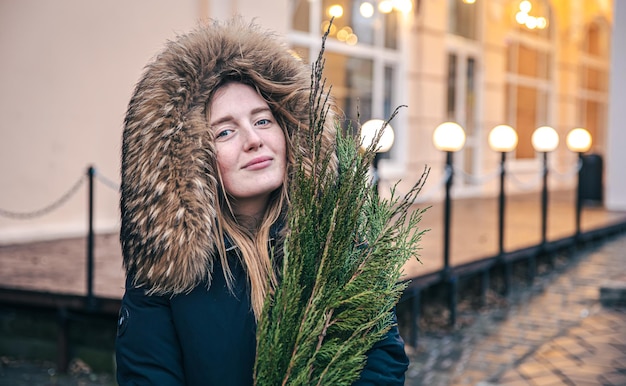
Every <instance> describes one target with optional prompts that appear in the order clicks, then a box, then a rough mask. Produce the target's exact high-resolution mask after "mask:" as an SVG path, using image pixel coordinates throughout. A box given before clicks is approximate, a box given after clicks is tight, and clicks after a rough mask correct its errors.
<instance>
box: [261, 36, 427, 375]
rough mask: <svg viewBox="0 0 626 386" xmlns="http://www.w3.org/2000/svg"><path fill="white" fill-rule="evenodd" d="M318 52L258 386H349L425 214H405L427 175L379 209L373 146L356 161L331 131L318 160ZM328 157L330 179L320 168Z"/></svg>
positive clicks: (321, 106) (321, 95)
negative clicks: (332, 143) (305, 156)
mask: <svg viewBox="0 0 626 386" xmlns="http://www.w3.org/2000/svg"><path fill="white" fill-rule="evenodd" d="M325 38H326V36H325V37H324V40H323V42H324V41H325ZM323 51H324V45H323V44H322V50H321V51H320V55H319V57H318V59H317V61H316V62H315V64H314V65H313V73H312V81H311V100H310V102H311V103H310V105H311V114H310V125H311V130H309V131H308V133H310V136H309V137H305V138H298V139H297V141H299V143H296V146H300V147H303V148H307V149H312V154H313V155H314V157H313V164H312V165H305V164H304V162H303V160H302V159H298V160H297V162H296V167H295V170H294V176H293V181H292V186H291V188H290V189H291V195H290V199H291V204H290V209H289V213H288V223H289V224H288V226H289V233H288V235H287V238H286V240H285V244H284V260H283V265H282V271H281V272H280V283H279V284H278V286H277V288H276V290H275V291H274V293H273V294H270V295H268V298H267V299H266V301H265V307H264V311H263V314H262V316H261V318H260V321H259V325H258V327H257V357H256V363H255V371H254V372H255V379H254V380H255V384H256V385H259V386H270V385H272V386H273V385H337V386H338V385H350V384H352V383H353V382H354V381H356V380H357V379H358V377H359V374H360V371H361V370H362V368H363V366H364V364H365V354H366V352H367V350H369V349H370V348H371V347H372V346H373V345H374V344H375V343H376V342H377V341H379V340H380V339H382V338H383V337H384V336H385V334H386V332H387V331H388V329H389V328H390V326H391V323H392V322H393V308H394V306H395V304H396V303H397V302H398V300H399V298H400V295H401V293H402V291H403V289H404V288H405V287H406V283H403V282H402V279H401V274H402V267H403V265H404V264H405V263H406V262H407V260H408V259H410V258H412V257H415V258H417V256H418V250H419V247H418V243H419V240H420V238H421V236H422V235H423V233H424V231H422V230H419V229H418V228H417V225H418V223H419V221H420V219H421V216H422V214H423V213H424V211H425V209H418V210H414V211H411V210H410V209H411V205H412V203H413V202H414V200H415V198H416V196H417V194H418V193H419V191H420V190H421V188H422V186H423V183H424V181H425V179H426V177H427V175H428V169H427V168H426V169H425V170H424V173H423V174H422V177H421V178H420V180H419V181H418V182H417V183H416V184H415V185H414V186H413V188H412V189H411V190H410V191H409V192H408V193H407V194H406V195H404V196H403V197H400V198H398V197H396V194H395V189H392V192H391V193H392V194H391V198H390V199H380V197H379V196H378V194H377V192H376V191H375V189H374V187H372V186H371V184H370V179H369V167H370V165H371V162H372V161H373V158H374V155H375V149H376V145H377V141H378V139H379V138H376V139H375V140H374V143H372V144H371V145H370V146H369V148H368V149H367V150H365V151H359V147H360V143H359V142H358V140H357V138H355V137H354V136H351V135H349V134H347V133H344V132H342V130H341V129H340V128H338V130H337V131H338V134H337V143H336V148H335V149H331V152H330V153H329V152H326V153H325V152H324V149H323V147H322V146H321V141H322V139H321V137H322V132H323V127H324V122H325V120H326V117H327V113H328V108H329V107H328V99H327V95H328V94H327V93H326V92H325V83H324V81H323V80H322V70H323V66H324V59H323ZM396 112H397V110H396ZM396 112H394V114H393V115H395V113H396ZM393 115H392V117H391V118H393ZM391 118H390V119H391ZM381 132H382V130H381ZM334 156H336V157H337V159H338V164H339V171H338V173H336V172H335V171H333V168H328V165H329V163H330V162H331V160H332V157H334ZM310 168H312V169H311V170H307V169H310Z"/></svg>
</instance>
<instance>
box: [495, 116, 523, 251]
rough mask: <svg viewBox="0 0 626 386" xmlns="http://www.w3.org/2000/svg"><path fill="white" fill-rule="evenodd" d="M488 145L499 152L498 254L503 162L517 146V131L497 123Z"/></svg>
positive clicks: (501, 228)
mask: <svg viewBox="0 0 626 386" xmlns="http://www.w3.org/2000/svg"><path fill="white" fill-rule="evenodd" d="M489 147H491V149H492V150H493V151H497V152H500V154H501V158H500V197H499V206H498V213H499V217H498V255H499V256H502V255H503V254H504V204H505V202H504V200H505V195H504V179H505V175H506V170H505V168H504V163H505V161H506V153H507V152H510V151H513V150H515V148H516V147H517V132H515V129H513V128H512V127H511V126H508V125H498V126H496V127H494V128H493V129H491V131H490V132H489Z"/></svg>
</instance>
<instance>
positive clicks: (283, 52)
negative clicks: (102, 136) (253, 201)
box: [120, 19, 334, 294]
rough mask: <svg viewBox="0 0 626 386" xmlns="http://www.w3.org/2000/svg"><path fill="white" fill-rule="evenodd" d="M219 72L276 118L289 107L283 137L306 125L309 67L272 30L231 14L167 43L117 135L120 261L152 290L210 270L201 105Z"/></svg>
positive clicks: (206, 142) (183, 285)
mask: <svg viewBox="0 0 626 386" xmlns="http://www.w3.org/2000/svg"><path fill="white" fill-rule="evenodd" d="M226 79H246V80H247V81H248V82H250V83H251V84H252V85H253V86H255V87H256V88H257V89H258V90H259V92H260V93H261V95H262V96H263V97H264V98H265V99H266V100H267V101H268V103H269V105H270V108H271V109H272V110H273V112H274V114H275V116H276V115H278V116H280V115H281V111H285V110H286V111H290V112H291V116H293V117H294V118H295V121H293V120H292V121H289V122H286V121H285V122H283V124H284V125H285V126H287V131H288V133H289V135H290V136H292V137H293V136H294V135H300V134H301V133H299V131H300V130H303V129H304V130H308V127H309V96H310V93H311V90H310V86H311V71H310V68H309V67H308V66H307V65H306V64H304V63H303V62H302V61H300V60H299V59H297V58H295V57H294V56H293V55H292V54H291V52H290V51H289V50H288V49H287V48H286V47H285V46H284V45H282V44H281V42H280V39H279V38H278V37H277V36H275V35H273V34H272V33H270V32H267V31H263V30H261V29H260V28H259V27H258V26H255V25H253V24H246V23H244V22H243V21H241V20H239V19H236V20H232V21H229V22H225V23H220V22H211V23H209V24H207V25H203V26H201V27H198V28H196V29H195V30H193V31H192V32H190V33H188V34H185V35H181V36H179V37H177V38H176V39H175V40H173V41H170V42H168V43H167V44H166V46H165V48H164V50H163V51H162V52H160V53H159V54H158V55H157V56H156V57H155V58H154V60H153V61H152V62H151V63H149V64H148V66H147V67H146V69H145V72H144V74H143V76H142V77H141V79H140V80H139V82H138V83H137V85H136V88H135V91H134V94H133V96H132V98H131V100H130V104H129V106H128V111H127V114H126V118H125V125H124V133H123V142H122V184H121V200H120V204H121V205H120V206H121V234H120V239H121V243H122V251H123V258H124V267H125V268H126V270H127V274H128V275H132V278H133V284H134V285H135V286H139V287H143V288H145V289H146V290H147V291H148V292H150V293H157V294H177V293H181V292H186V291H190V290H191V289H193V287H195V286H196V285H197V284H199V283H200V282H201V281H202V280H205V279H207V278H210V275H211V273H212V270H213V259H214V255H215V253H216V250H215V245H216V240H215V239H214V237H215V236H213V234H214V233H213V232H212V228H213V227H215V226H216V210H217V208H218V181H217V175H216V170H217V165H216V161H215V148H214V144H213V142H212V139H211V135H210V133H209V130H208V128H209V127H208V122H207V112H206V108H207V105H208V101H209V99H210V98H211V96H212V94H213V92H214V91H215V89H216V87H218V86H219V85H221V84H222V83H223V82H224V81H225V80H226ZM267 85H272V87H269V86H267ZM294 90H296V91H295V92H294ZM333 124H334V123H333V122H331V120H330V119H329V120H328V121H327V123H326V126H327V128H326V130H327V132H328V133H326V134H327V135H328V137H327V138H328V139H327V142H326V144H327V145H328V146H329V147H330V146H332V138H333V136H332V135H331V134H332V133H333ZM292 139H293V138H292ZM300 151H301V152H302V153H307V150H306V149H301V150H300ZM303 157H304V158H305V159H306V158H307V157H310V155H309V154H303Z"/></svg>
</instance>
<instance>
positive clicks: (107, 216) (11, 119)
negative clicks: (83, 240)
mask: <svg viewBox="0 0 626 386" xmlns="http://www.w3.org/2000/svg"><path fill="white" fill-rule="evenodd" d="M225 3H226V4H225ZM286 3H287V0H281V1H270V0H258V1H254V2H253V1H252V0H241V1H238V2H230V3H228V2H224V1H221V0H184V1H181V0H133V1H125V0H107V1H99V0H55V1H39V0H2V1H0V50H1V52H2V54H1V55H2V59H1V61H0V85H1V87H0V116H2V120H1V121H0V181H1V183H0V184H1V186H2V187H1V188H0V210H9V211H12V212H32V211H33V210H37V209H40V208H42V207H46V206H48V205H49V204H51V203H52V202H54V201H55V200H57V199H58V198H59V197H61V196H62V195H63V194H65V193H66V192H67V191H68V190H69V189H70V188H71V187H72V186H73V185H74V183H75V182H76V181H77V180H78V179H80V178H81V176H85V175H86V169H87V167H88V165H90V164H92V165H94V166H95V167H96V168H97V171H98V172H99V174H100V175H102V176H104V177H106V178H108V179H110V180H112V181H113V182H114V183H115V184H118V183H119V158H120V142H121V130H122V123H123V119H124V114H125V110H126V106H127V103H128V101H129V98H130V95H131V93H132V90H133V86H134V84H135V82H136V81H137V80H138V78H139V76H140V74H141V72H142V69H143V67H144V65H145V64H146V63H147V62H148V61H149V60H150V58H151V57H152V56H153V55H154V54H155V53H156V52H157V51H158V50H160V49H161V47H162V46H163V43H164V42H165V41H166V39H170V38H172V37H174V36H175V35H176V34H177V33H182V32H185V31H188V30H189V29H191V28H193V26H194V25H195V24H196V22H197V21H198V20H200V19H203V18H206V17H210V16H215V17H216V18H226V17H228V16H230V14H232V13H233V12H238V13H240V14H242V15H243V16H244V17H245V18H252V17H256V16H258V19H257V20H258V22H259V23H260V24H262V25H263V26H264V27H267V28H271V29H275V30H278V31H280V32H281V33H282V32H285V31H286V26H287V16H286V12H287V11H286V9H287V7H286ZM255 10H258V11H259V12H256V11H255ZM86 186H87V184H83V185H82V187H81V188H80V189H79V190H78V191H76V192H75V194H73V195H72V196H71V197H70V199H69V200H68V201H67V202H66V203H65V204H64V205H62V206H61V207H59V208H57V209H55V210H53V211H52V212H50V213H49V214H47V215H45V216H36V217H35V218H32V219H23V220H16V219H10V218H6V217H5V216H2V215H1V213H0V244H6V243H11V242H20V241H28V240H33V239H49V238H57V237H66V236H75V235H83V234H84V233H85V232H86V226H87V193H86ZM95 186H96V197H95V198H96V204H97V206H96V210H95V217H96V230H97V231H111V230H115V229H117V227H118V226H119V220H118V217H119V215H118V200H119V196H118V194H117V192H116V191H115V190H114V189H112V188H111V187H109V186H107V185H106V184H104V183H102V182H99V180H96V184H95Z"/></svg>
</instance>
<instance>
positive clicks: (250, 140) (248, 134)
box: [244, 126, 263, 150]
mask: <svg viewBox="0 0 626 386" xmlns="http://www.w3.org/2000/svg"><path fill="white" fill-rule="evenodd" d="M244 137H245V140H244V148H245V149H246V150H254V149H256V148H258V147H261V146H263V139H262V138H261V136H260V135H259V133H258V132H257V131H256V130H255V129H254V127H253V126H247V127H246V128H245V130H244Z"/></svg>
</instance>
